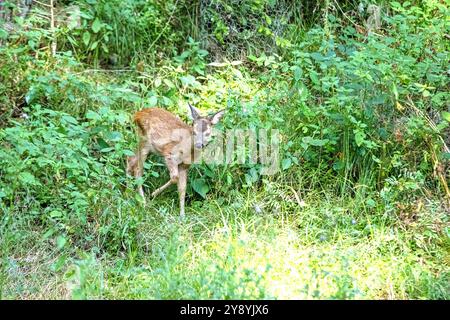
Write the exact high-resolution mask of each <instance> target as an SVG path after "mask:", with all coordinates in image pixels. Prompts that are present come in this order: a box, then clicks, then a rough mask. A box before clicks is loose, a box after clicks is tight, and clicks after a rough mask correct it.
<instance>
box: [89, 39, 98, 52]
mask: <svg viewBox="0 0 450 320" xmlns="http://www.w3.org/2000/svg"><path fill="white" fill-rule="evenodd" d="M97 46H98V41H95V42H94V43H92V45H91V47H90V48H89V50H91V51H93V50H95V49H97Z"/></svg>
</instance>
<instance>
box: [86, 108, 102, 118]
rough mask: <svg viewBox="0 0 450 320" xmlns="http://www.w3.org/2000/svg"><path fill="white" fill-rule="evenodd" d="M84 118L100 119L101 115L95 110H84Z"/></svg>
mask: <svg viewBox="0 0 450 320" xmlns="http://www.w3.org/2000/svg"><path fill="white" fill-rule="evenodd" d="M86 119H90V120H100V119H101V117H100V115H99V114H98V113H97V112H94V111H90V110H89V111H88V112H86Z"/></svg>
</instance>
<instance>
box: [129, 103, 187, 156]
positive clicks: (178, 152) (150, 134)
mask: <svg viewBox="0 0 450 320" xmlns="http://www.w3.org/2000/svg"><path fill="white" fill-rule="evenodd" d="M134 121H135V123H136V124H137V126H138V128H139V135H140V136H141V138H142V139H143V140H144V141H145V142H146V144H147V146H148V147H149V148H150V150H151V151H152V152H154V153H159V154H161V155H162V156H163V157H175V158H179V160H180V161H179V163H182V162H184V161H183V160H184V159H183V157H187V156H189V157H190V155H191V150H192V127H190V126H189V125H187V124H186V123H184V122H183V121H181V120H180V119H179V118H178V117H177V116H175V115H174V114H172V113H170V112H169V111H166V110H164V109H160V108H148V109H143V110H141V111H138V112H136V113H135V115H134Z"/></svg>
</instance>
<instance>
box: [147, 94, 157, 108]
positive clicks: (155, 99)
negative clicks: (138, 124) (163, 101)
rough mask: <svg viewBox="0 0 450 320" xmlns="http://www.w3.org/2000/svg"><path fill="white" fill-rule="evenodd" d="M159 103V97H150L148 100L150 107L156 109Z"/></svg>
mask: <svg viewBox="0 0 450 320" xmlns="http://www.w3.org/2000/svg"><path fill="white" fill-rule="evenodd" d="M157 103H158V97H156V96H153V97H150V99H148V106H149V107H154V106H156V104H157Z"/></svg>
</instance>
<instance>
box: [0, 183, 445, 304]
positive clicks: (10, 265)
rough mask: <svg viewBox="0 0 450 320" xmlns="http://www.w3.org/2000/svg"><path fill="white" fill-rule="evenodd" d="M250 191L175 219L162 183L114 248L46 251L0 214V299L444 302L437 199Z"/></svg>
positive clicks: (212, 200) (172, 199) (48, 247)
mask: <svg viewBox="0 0 450 320" xmlns="http://www.w3.org/2000/svg"><path fill="white" fill-rule="evenodd" d="M254 192H255V190H251V189H249V190H248V192H247V193H245V192H242V193H239V192H234V193H230V194H228V195H227V196H225V195H216V196H210V197H209V199H207V200H205V201H198V200H196V199H191V200H190V201H189V202H188V208H187V218H186V219H185V220H184V221H180V219H179V218H178V208H177V205H176V203H177V201H176V197H177V196H176V192H175V191H174V190H171V191H168V192H167V193H166V194H164V195H163V196H162V197H161V198H160V199H157V200H155V201H153V202H151V203H150V204H149V205H148V207H146V208H143V207H137V208H135V210H133V211H132V212H125V211H122V212H121V213H120V214H131V215H136V217H137V220H138V224H137V229H136V232H135V233H134V234H132V235H131V236H132V237H135V241H134V242H133V243H134V245H132V246H129V247H126V248H122V249H121V250H120V252H118V253H117V254H112V253H110V252H104V251H101V250H100V249H99V248H101V244H98V245H95V244H94V245H92V246H91V247H89V248H88V247H84V248H83V247H81V246H79V245H73V246H66V247H64V248H62V249H58V248H57V247H55V244H54V243H53V241H52V240H44V239H43V236H42V234H40V233H39V231H38V230H39V229H37V228H35V227H34V226H32V225H28V226H26V227H25V226H23V225H20V224H21V223H26V222H25V221H26V220H25V218H23V219H20V218H19V219H17V218H16V219H14V220H13V219H11V220H10V221H9V222H8V221H6V222H5V220H3V225H4V227H3V232H2V242H1V243H2V247H1V249H2V250H1V251H2V255H3V257H2V258H3V259H2V260H3V263H2V268H1V286H2V288H1V289H2V290H1V291H0V292H1V294H2V298H3V299H12V298H27V299H42V298H45V299H61V298H63V299H66V298H90V299H105V298H107V299H231V298H233V299H258V298H267V299H311V298H319V299H430V298H431V299H447V298H448V291H449V283H450V281H449V280H450V279H449V276H450V275H449V272H448V271H449V269H448V262H449V261H448V241H447V243H442V242H441V240H440V239H442V238H439V237H437V232H442V230H439V228H442V226H443V225H444V224H443V222H444V221H445V219H446V218H447V215H446V213H445V212H444V210H443V208H441V207H440V204H439V203H435V202H428V203H427V204H426V205H424V206H423V207H422V208H421V209H420V211H419V212H418V213H417V217H416V218H415V220H414V222H408V221H401V220H400V219H399V218H398V217H394V216H389V215H388V214H386V213H385V214H383V213H381V212H377V209H376V208H374V209H373V210H367V209H366V210H364V208H363V207H362V206H361V203H360V202H358V201H356V200H355V198H348V197H346V198H344V197H336V196H330V194H331V193H329V192H323V193H318V192H315V191H311V192H304V193H302V194H304V198H302V200H303V202H302V203H301V206H299V205H298V203H297V202H296V199H295V197H294V196H293V192H292V189H291V188H286V187H283V186H282V185H279V184H277V183H276V182H273V181H272V182H271V181H266V182H265V183H264V186H263V188H262V191H259V192H258V193H257V196H256V197H254ZM274 192H276V193H277V195H274ZM278 197H280V199H278ZM281 197H284V201H276V200H281ZM102 200H103V201H102V203H100V204H99V205H100V206H108V203H107V201H106V200H107V199H102ZM130 201H132V200H130ZM276 204H278V206H277V205H276ZM109 205H110V206H113V204H109ZM274 205H275V206H274ZM102 210H103V211H104V210H107V208H105V207H103V209H102ZM119 212H120V210H117V209H115V210H114V209H113V208H111V214H119ZM25 228H26V229H28V230H27V231H28V232H26V233H24V232H23V230H25ZM15 230H22V232H18V233H16V232H15ZM432 231H434V232H435V233H433V232H432ZM92 243H95V241H93V242H92ZM18 244H20V245H18Z"/></svg>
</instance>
